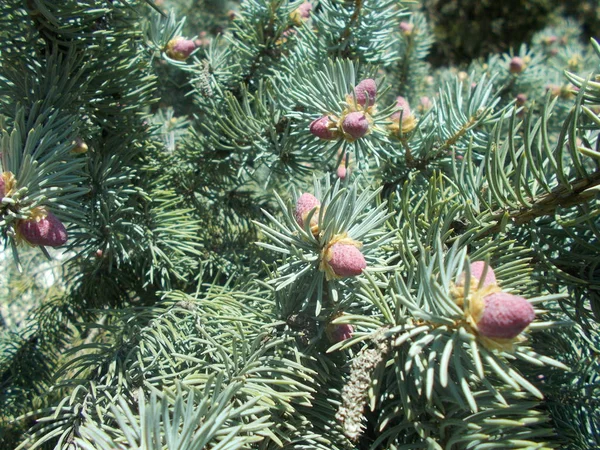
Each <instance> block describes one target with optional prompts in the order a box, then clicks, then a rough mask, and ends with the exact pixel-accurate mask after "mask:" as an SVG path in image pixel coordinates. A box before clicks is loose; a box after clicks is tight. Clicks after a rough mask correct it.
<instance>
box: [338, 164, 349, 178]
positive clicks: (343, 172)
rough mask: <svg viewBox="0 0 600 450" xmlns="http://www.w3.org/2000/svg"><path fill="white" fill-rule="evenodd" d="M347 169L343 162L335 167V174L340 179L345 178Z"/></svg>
mask: <svg viewBox="0 0 600 450" xmlns="http://www.w3.org/2000/svg"><path fill="white" fill-rule="evenodd" d="M348 172H349V171H348V169H346V166H345V165H344V164H340V165H339V166H338V168H337V176H338V178H339V179H340V180H345V179H346V175H348Z"/></svg>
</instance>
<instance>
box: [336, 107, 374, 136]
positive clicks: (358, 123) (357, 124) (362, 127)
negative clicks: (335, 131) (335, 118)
mask: <svg viewBox="0 0 600 450" xmlns="http://www.w3.org/2000/svg"><path fill="white" fill-rule="evenodd" d="M342 129H343V130H344V133H346V135H348V136H349V137H350V138H351V139H352V140H355V139H359V138H361V137H363V136H364V135H365V134H367V133H368V131H369V121H368V120H367V117H366V116H365V115H364V114H363V113H362V112H351V113H349V114H348V115H346V117H345V118H344V121H343V122H342Z"/></svg>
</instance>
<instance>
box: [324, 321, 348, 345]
mask: <svg viewBox="0 0 600 450" xmlns="http://www.w3.org/2000/svg"><path fill="white" fill-rule="evenodd" d="M353 333H354V327H353V326H352V325H350V324H347V323H343V324H340V325H333V324H330V325H329V326H328V327H327V336H328V337H329V340H330V341H331V342H333V343H335V344H337V343H338V342H342V341H345V340H346V339H350V338H351V337H352V334H353Z"/></svg>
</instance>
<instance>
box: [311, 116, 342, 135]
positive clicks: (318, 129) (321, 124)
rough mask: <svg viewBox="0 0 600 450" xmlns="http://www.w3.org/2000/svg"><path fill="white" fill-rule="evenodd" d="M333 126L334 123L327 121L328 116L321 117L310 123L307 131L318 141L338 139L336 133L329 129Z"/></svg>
mask: <svg viewBox="0 0 600 450" xmlns="http://www.w3.org/2000/svg"><path fill="white" fill-rule="evenodd" d="M333 125H334V122H332V121H331V120H329V117H328V116H322V117H319V118H318V119H315V120H313V121H312V123H311V124H310V127H309V130H310V132H311V133H312V134H313V135H314V136H316V137H318V138H320V139H325V140H333V139H337V137H338V134H337V132H336V131H334V130H332V129H331V128H330V127H331V126H333Z"/></svg>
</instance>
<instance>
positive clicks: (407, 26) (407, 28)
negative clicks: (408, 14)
mask: <svg viewBox="0 0 600 450" xmlns="http://www.w3.org/2000/svg"><path fill="white" fill-rule="evenodd" d="M414 28H415V25H414V24H412V23H410V22H400V31H401V32H402V34H403V35H405V36H408V35H410V34H411V33H412V32H413V29H414Z"/></svg>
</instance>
